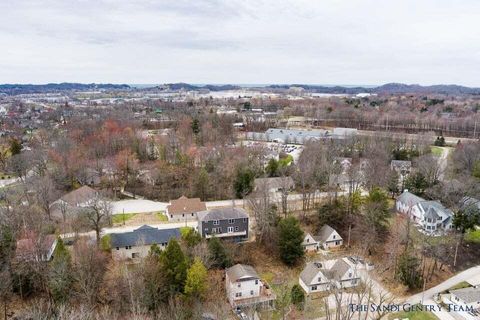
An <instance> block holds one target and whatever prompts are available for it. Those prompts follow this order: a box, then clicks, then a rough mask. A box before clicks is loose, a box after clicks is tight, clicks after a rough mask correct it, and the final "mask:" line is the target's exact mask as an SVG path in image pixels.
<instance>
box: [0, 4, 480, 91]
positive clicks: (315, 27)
mask: <svg viewBox="0 0 480 320" xmlns="http://www.w3.org/2000/svg"><path fill="white" fill-rule="evenodd" d="M479 15H480V1H478V0H451V1H447V0H377V1H373V0H263V1H262V0H238V1H236V0H235V1H230V0H191V1H186V0H158V1H154V0H150V1H148V0H135V1H134V0H131V1H126V0H78V1H73V0H58V1H49V0H45V1H42V0H36V1H34V0H32V1H27V0H13V1H7V0H0V83H47V82H67V81H68V82H112V83H142V84H146V83H167V82H188V83H239V84H247V83H252V84H263V83H310V84H364V85H376V84H383V83H387V82H404V83H420V84H440V83H442V84H451V83H456V84H463V85H469V86H480V19H479Z"/></svg>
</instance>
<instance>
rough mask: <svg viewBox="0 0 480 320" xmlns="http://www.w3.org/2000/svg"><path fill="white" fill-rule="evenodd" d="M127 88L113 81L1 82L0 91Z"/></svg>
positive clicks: (23, 91)
mask: <svg viewBox="0 0 480 320" xmlns="http://www.w3.org/2000/svg"><path fill="white" fill-rule="evenodd" d="M102 89H103V90H125V89H130V86H129V85H126V84H111V83H89V84H85V83H68V82H63V83H47V84H0V93H6V94H10V95H16V94H26V93H52V92H61V91H85V90H102Z"/></svg>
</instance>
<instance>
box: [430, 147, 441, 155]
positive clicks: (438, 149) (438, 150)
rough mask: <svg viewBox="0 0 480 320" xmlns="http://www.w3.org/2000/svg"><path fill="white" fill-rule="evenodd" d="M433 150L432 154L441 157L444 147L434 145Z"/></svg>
mask: <svg viewBox="0 0 480 320" xmlns="http://www.w3.org/2000/svg"><path fill="white" fill-rule="evenodd" d="M431 150H432V154H433V155H434V156H437V157H440V156H441V155H442V153H443V149H442V148H441V147H437V146H432V147H431Z"/></svg>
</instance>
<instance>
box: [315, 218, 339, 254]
mask: <svg viewBox="0 0 480 320" xmlns="http://www.w3.org/2000/svg"><path fill="white" fill-rule="evenodd" d="M315 240H317V241H318V242H319V244H320V246H321V247H322V248H323V249H325V250H328V249H332V248H338V247H340V246H341V245H342V244H343V238H342V237H341V236H340V234H339V233H338V232H337V230H335V229H333V228H332V227H330V226H329V225H327V224H326V225H324V226H323V227H322V228H321V229H320V232H319V233H318V236H316V237H315Z"/></svg>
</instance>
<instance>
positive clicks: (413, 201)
mask: <svg viewBox="0 0 480 320" xmlns="http://www.w3.org/2000/svg"><path fill="white" fill-rule="evenodd" d="M396 208H397V211H398V212H400V213H403V214H405V215H408V217H409V218H410V219H412V220H413V221H414V222H415V223H416V224H417V225H419V226H420V227H421V228H422V229H423V230H424V231H425V232H427V233H437V234H438V233H441V232H445V231H448V230H450V229H452V228H453V224H452V222H453V216H454V214H453V212H452V211H451V210H450V209H447V208H445V207H444V206H443V205H442V204H441V203H440V202H438V201H427V200H425V199H423V198H421V197H418V196H416V195H414V194H412V193H410V192H408V190H405V191H404V192H403V193H402V194H401V195H400V196H399V197H398V198H397V202H396Z"/></svg>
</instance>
